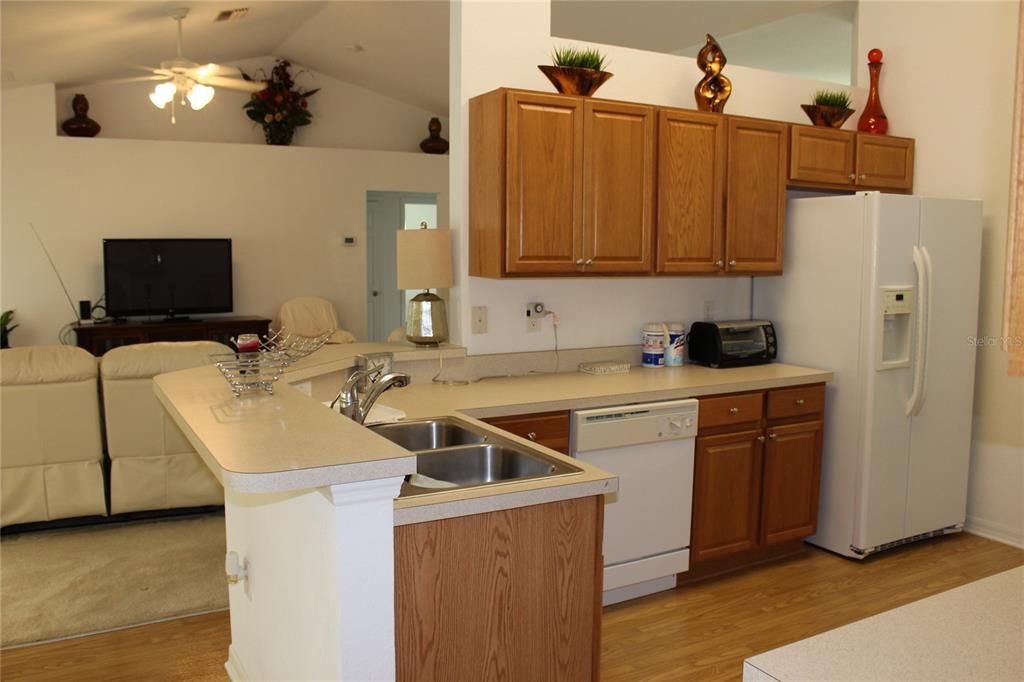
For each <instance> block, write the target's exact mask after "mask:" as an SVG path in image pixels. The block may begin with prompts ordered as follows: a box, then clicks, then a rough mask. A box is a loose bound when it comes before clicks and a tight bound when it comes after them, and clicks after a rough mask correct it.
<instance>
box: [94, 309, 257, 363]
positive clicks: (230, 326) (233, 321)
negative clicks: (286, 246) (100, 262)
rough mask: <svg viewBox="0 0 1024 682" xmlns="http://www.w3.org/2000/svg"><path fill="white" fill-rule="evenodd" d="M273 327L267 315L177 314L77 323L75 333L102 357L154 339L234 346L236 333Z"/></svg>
mask: <svg viewBox="0 0 1024 682" xmlns="http://www.w3.org/2000/svg"><path fill="white" fill-rule="evenodd" d="M169 322H173V324H168V323H169ZM269 328H270V320H269V319H267V318H265V317H248V316H228V317H208V318H193V319H188V318H183V317H174V318H168V319H164V320H159V321H154V322H145V321H142V322H139V321H132V320H126V321H115V322H97V323H94V324H79V325H76V326H75V335H76V336H77V337H78V347H79V348H84V349H85V350H87V351H89V352H90V353H92V354H93V355H96V356H100V355H103V354H104V353H106V352H107V351H108V350H110V349H111V348H117V347H118V346H129V345H131V344H134V343H152V342H154V341H219V342H220V343H223V344H225V345H227V346H231V341H230V339H231V337H232V336H235V337H237V336H238V335H239V334H259V335H260V336H265V335H266V334H267V333H268V331H269Z"/></svg>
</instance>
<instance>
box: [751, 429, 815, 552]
mask: <svg viewBox="0 0 1024 682" xmlns="http://www.w3.org/2000/svg"><path fill="white" fill-rule="evenodd" d="M823 430H824V424H823V423H822V422H820V421H810V422H801V423H797V424H789V425H786V426H770V427H768V439H767V443H768V444H767V447H766V448H765V455H764V500H763V502H762V505H763V510H762V514H761V542H762V543H763V544H766V545H774V544H779V543H783V542H789V541H790V540H799V539H800V538H805V537H807V536H808V535H813V534H814V533H815V531H816V530H817V527H818V487H819V482H820V480H821V444H822V432H823Z"/></svg>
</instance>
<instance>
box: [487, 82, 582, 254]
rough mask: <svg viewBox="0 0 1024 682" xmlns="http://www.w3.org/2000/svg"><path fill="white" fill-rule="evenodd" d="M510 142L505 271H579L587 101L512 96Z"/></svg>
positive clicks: (509, 99)
mask: <svg viewBox="0 0 1024 682" xmlns="http://www.w3.org/2000/svg"><path fill="white" fill-rule="evenodd" d="M507 139H508V142H507V144H508V159H507V162H506V163H507V169H506V177H507V179H508V180H507V181H508V195H507V202H508V203H507V211H508V218H507V221H508V222H507V227H506V231H505V249H506V250H505V269H506V271H507V272H511V273H559V272H566V271H570V272H571V271H574V270H575V269H576V260H577V258H578V257H579V255H578V254H579V253H580V248H579V246H580V240H581V229H582V227H583V221H582V214H581V210H580V209H581V198H582V192H581V189H582V180H583V101H582V100H580V99H577V98H572V97H559V96H555V95H542V94H537V93H527V92H510V93H508V131H507Z"/></svg>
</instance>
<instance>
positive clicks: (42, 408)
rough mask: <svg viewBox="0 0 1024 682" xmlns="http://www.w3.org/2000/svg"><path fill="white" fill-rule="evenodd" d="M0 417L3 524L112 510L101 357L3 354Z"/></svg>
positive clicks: (32, 350)
mask: <svg viewBox="0 0 1024 682" xmlns="http://www.w3.org/2000/svg"><path fill="white" fill-rule="evenodd" d="M0 418H2V425H0V468H2V469H0V487H2V491H3V492H2V494H3V497H2V498H0V524H2V525H4V526H9V525H12V524H16V523H28V522H31V521H51V520H53V519H62V518H68V517H73V516H91V515H97V514H99V515H104V516H105V515H106V513H107V505H106V501H105V499H104V485H103V464H102V462H103V441H102V437H101V436H100V413H99V394H98V391H97V386H96V358H95V357H93V356H92V355H91V354H90V353H88V352H86V351H84V350H82V349H81V348H74V347H71V346H29V347H25V348H9V349H6V350H4V351H2V352H0Z"/></svg>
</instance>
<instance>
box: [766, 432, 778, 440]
mask: <svg viewBox="0 0 1024 682" xmlns="http://www.w3.org/2000/svg"><path fill="white" fill-rule="evenodd" d="M768 437H769V438H771V439H772V440H775V439H776V438H778V434H776V433H774V432H772V433H769V434H768Z"/></svg>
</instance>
